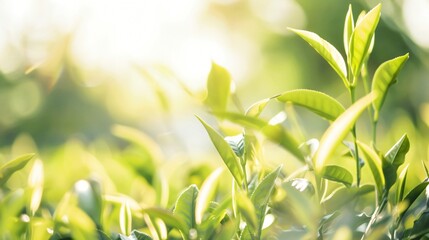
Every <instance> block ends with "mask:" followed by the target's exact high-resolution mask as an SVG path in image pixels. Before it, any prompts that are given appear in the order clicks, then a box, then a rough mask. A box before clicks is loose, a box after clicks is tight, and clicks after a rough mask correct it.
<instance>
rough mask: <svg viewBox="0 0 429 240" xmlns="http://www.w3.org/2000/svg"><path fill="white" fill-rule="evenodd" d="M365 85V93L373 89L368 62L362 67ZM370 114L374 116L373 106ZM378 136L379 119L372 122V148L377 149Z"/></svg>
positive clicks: (369, 111) (369, 109)
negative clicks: (370, 82) (369, 77)
mask: <svg viewBox="0 0 429 240" xmlns="http://www.w3.org/2000/svg"><path fill="white" fill-rule="evenodd" d="M361 76H362V82H363V87H364V89H365V93H366V94H368V93H369V92H370V91H371V90H370V89H369V84H368V82H369V79H368V69H367V67H366V64H365V65H364V66H363V67H362V71H361ZM368 114H369V116H374V111H371V108H368ZM376 138H377V121H373V122H372V148H373V149H374V150H376V140H377V139H376Z"/></svg>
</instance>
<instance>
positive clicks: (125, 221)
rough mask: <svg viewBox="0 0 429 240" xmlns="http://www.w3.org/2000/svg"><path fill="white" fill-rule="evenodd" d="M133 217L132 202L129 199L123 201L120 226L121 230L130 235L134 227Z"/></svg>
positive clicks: (120, 211)
mask: <svg viewBox="0 0 429 240" xmlns="http://www.w3.org/2000/svg"><path fill="white" fill-rule="evenodd" d="M132 220H133V217H132V215H131V209H130V204H129V203H128V201H124V202H123V203H122V206H121V209H120V210H119V227H120V229H121V232H122V233H123V234H125V235H129V234H130V233H131V229H132V224H133V222H132Z"/></svg>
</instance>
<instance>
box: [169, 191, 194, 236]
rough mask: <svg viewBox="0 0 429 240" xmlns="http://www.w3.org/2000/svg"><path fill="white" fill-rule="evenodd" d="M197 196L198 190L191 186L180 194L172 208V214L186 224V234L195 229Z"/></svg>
mask: <svg viewBox="0 0 429 240" xmlns="http://www.w3.org/2000/svg"><path fill="white" fill-rule="evenodd" d="M197 196H198V188H197V186H196V185H194V184H192V185H191V186H189V187H188V188H186V189H185V190H183V192H182V193H180V195H179V197H178V198H177V201H176V204H175V206H174V211H173V214H174V216H176V217H177V218H180V219H182V220H183V221H184V222H185V223H186V227H187V229H186V232H189V230H190V229H192V228H195V205H196V199H197Z"/></svg>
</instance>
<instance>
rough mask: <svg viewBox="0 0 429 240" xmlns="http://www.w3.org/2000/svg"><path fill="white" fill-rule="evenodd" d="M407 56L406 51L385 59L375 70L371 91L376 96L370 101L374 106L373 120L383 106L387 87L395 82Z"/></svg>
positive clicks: (376, 118) (376, 117) (375, 119)
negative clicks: (401, 54)
mask: <svg viewBox="0 0 429 240" xmlns="http://www.w3.org/2000/svg"><path fill="white" fill-rule="evenodd" d="M408 57H409V54H408V53H407V54H405V55H403V56H400V57H397V58H394V59H391V60H389V61H386V62H384V63H383V64H381V65H380V67H378V68H377V70H376V71H375V74H374V78H373V80H372V91H373V92H374V93H376V94H377V98H376V99H375V100H374V102H373V103H372V104H373V108H374V121H377V120H378V117H379V112H380V110H381V107H382V106H383V102H384V99H385V97H386V94H387V91H388V90H389V87H390V86H391V85H392V84H393V83H395V81H396V77H397V76H398V73H399V72H400V71H401V69H402V67H403V66H404V64H405V62H406V61H407V60H408Z"/></svg>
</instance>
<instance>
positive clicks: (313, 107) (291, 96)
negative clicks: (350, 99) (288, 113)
mask: <svg viewBox="0 0 429 240" xmlns="http://www.w3.org/2000/svg"><path fill="white" fill-rule="evenodd" d="M277 100H279V101H281V102H292V103H293V104H296V105H299V106H302V107H305V108H307V109H308V110H310V111H312V112H314V113H316V114H318V115H320V116H322V117H324V118H326V119H328V120H331V121H334V120H335V119H336V118H337V117H338V116H339V115H341V114H342V113H343V112H344V107H343V105H341V103H339V102H338V101H337V100H335V99H334V98H333V97H331V96H329V95H327V94H325V93H322V92H319V91H314V90H308V89H297V90H292V91H288V92H285V93H282V94H281V95H280V96H278V97H277Z"/></svg>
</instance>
